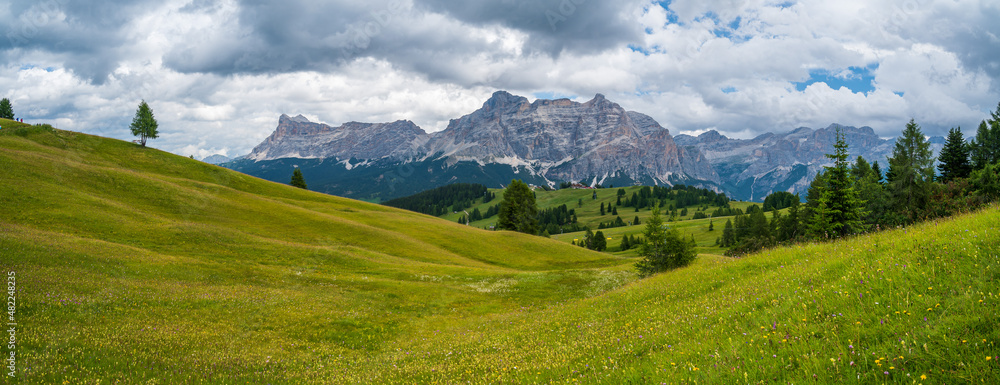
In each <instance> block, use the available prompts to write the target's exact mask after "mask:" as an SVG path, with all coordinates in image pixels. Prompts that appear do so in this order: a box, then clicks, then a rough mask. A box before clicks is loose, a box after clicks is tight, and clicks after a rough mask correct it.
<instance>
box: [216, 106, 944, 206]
mask: <svg viewBox="0 0 1000 385" xmlns="http://www.w3.org/2000/svg"><path fill="white" fill-rule="evenodd" d="M838 128H839V129H840V130H841V131H842V132H843V133H844V134H845V138H846V140H847V143H848V145H849V146H850V152H851V154H852V156H855V157H856V156H859V155H860V156H863V157H865V158H866V159H869V160H870V161H879V162H880V163H881V164H882V165H883V168H885V166H886V165H887V164H886V163H885V161H884V159H885V158H886V156H887V155H888V154H890V153H891V151H892V147H893V140H886V139H882V138H880V137H878V136H877V135H876V134H875V132H874V130H872V129H871V128H870V127H860V128H856V127H846V126H840V125H836V124H834V125H831V126H829V127H827V128H823V129H815V130H814V129H810V128H806V127H802V128H798V129H795V130H793V131H791V132H788V133H785V134H773V133H768V134H764V135H761V136H758V137H756V138H754V139H748V140H742V139H730V138H727V137H725V136H723V135H721V134H719V133H718V132H716V131H708V132H706V133H703V134H701V135H699V136H697V137H693V136H689V135H678V136H676V137H673V136H671V135H670V132H669V131H668V130H667V129H666V128H664V127H663V126H661V125H660V124H659V123H658V122H657V121H656V120H654V119H653V118H651V117H649V116H648V115H645V114H642V113H639V112H635V111H626V110H625V109H624V108H622V107H621V106H620V105H618V104H617V103H614V102H612V101H609V100H608V99H607V98H605V97H604V96H603V95H601V94H597V95H596V96H595V97H594V98H593V99H591V100H590V101H587V102H585V103H579V102H574V101H571V100H569V99H557V100H545V99H538V100H535V101H534V102H529V101H528V99H527V98H525V97H521V96H516V95H512V94H510V93H508V92H505V91H498V92H496V93H494V94H493V96H492V97H491V98H490V99H489V100H487V101H486V102H485V103H484V104H483V106H482V107H481V108H480V109H478V110H476V111H474V112H472V113H471V114H468V115H465V116H463V117H461V118H458V119H453V120H451V121H450V123H449V124H448V127H447V128H446V129H445V130H443V131H440V132H435V133H430V134H428V133H427V132H425V131H424V130H423V129H421V128H420V127H418V126H417V125H416V124H414V123H413V122H410V121H405V120H401V121H396V122H392V123H358V122H349V123H345V124H343V125H341V126H340V127H332V126H329V125H326V124H322V123H316V122H311V121H309V120H308V119H307V118H305V117H303V116H301V115H299V116H296V117H290V116H288V115H282V116H281V117H280V118H279V120H278V127H277V128H276V129H275V131H274V132H273V133H272V134H271V135H270V136H269V137H268V138H267V139H265V140H264V142H262V143H261V144H259V145H258V146H257V147H255V148H254V149H253V151H252V152H251V153H250V154H249V155H247V156H245V157H242V158H239V159H236V160H234V161H232V162H229V163H225V164H224V165H225V166H226V167H229V168H232V169H234V170H237V171H240V172H244V173H247V174H250V175H254V176H258V177H261V178H264V179H268V180H273V181H277V182H282V183H287V182H288V179H289V178H290V176H291V174H292V170H293V169H294V168H296V167H297V168H300V169H301V170H302V172H303V174H304V175H305V176H306V180H307V182H308V184H309V188H310V189H312V190H315V191H320V192H324V193H328V194H333V195H339V196H345V197H350V198H356V199H364V200H375V201H378V200H387V199H392V198H396V197H401V196H406V195H410V194H414V193H417V192H420V191H424V190H427V189H430V188H434V187H439V186H442V185H445V184H450V183H458V182H463V183H482V184H484V185H487V186H489V187H502V186H504V185H505V184H506V183H509V182H510V180H511V179H514V178H517V179H521V180H524V181H525V182H527V183H531V184H535V185H548V186H555V185H557V184H558V183H560V182H581V183H583V184H586V185H596V184H601V185H604V186H614V185H617V186H624V185H633V184H645V185H674V184H688V185H695V186H701V187H708V188H713V189H716V190H718V191H722V192H725V193H727V194H729V195H730V196H731V197H733V198H735V199H740V200H754V201H760V200H763V198H764V197H766V196H767V195H768V194H770V193H771V192H774V191H790V192H792V193H804V192H805V190H806V189H807V188H808V185H809V182H810V181H811V179H812V178H813V177H814V176H815V174H816V172H817V171H819V170H821V169H822V167H823V166H825V165H829V164H830V162H829V159H827V158H826V157H825V154H828V153H831V152H832V151H833V144H834V142H835V133H836V130H837V129H838ZM932 142H934V143H936V144H935V146H936V147H940V143H943V138H933V139H932ZM803 195H804V194H803Z"/></svg>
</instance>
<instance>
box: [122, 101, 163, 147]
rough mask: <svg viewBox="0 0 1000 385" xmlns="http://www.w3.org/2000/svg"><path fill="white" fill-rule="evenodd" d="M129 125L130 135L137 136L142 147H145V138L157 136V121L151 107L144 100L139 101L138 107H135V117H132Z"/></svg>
mask: <svg viewBox="0 0 1000 385" xmlns="http://www.w3.org/2000/svg"><path fill="white" fill-rule="evenodd" d="M129 127H130V128H131V129H132V136H138V137H139V144H140V145H142V146H143V147H146V140H147V139H156V138H158V137H159V132H158V131H157V128H158V127H159V123H157V122H156V118H154V117H153V109H152V108H149V104H146V101H145V100H143V101H142V102H141V103H139V108H138V109H136V111H135V117H133V118H132V124H131V125H130V126H129Z"/></svg>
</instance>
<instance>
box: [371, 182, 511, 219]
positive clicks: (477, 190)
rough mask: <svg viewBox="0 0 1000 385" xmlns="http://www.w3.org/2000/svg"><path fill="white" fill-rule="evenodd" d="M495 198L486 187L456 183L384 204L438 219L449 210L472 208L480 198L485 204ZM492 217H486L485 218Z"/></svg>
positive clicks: (456, 210)
mask: <svg viewBox="0 0 1000 385" xmlns="http://www.w3.org/2000/svg"><path fill="white" fill-rule="evenodd" d="M495 197H496V194H494V193H491V192H489V189H487V188H486V186H484V185H481V184H470V183H455V184H450V185H447V186H442V187H438V188H435V189H431V190H427V191H424V192H422V193H418V194H415V195H411V196H408V197H403V198H396V199H393V200H390V201H386V202H385V203H383V204H384V205H386V206H391V207H396V208H400V209H404V210H410V211H416V212H418V213H422V214H427V215H431V216H435V217H437V216H441V215H444V214H447V213H448V212H449V210H450V211H452V212H458V211H463V210H465V209H467V208H469V207H472V206H473V205H474V204H475V202H476V201H477V200H478V199H480V198H481V199H483V203H489V202H491V201H492V200H493V199H494V198H495ZM470 215H471V214H470ZM480 215H482V214H480ZM491 216H492V215H486V216H485V217H483V218H488V217H491ZM483 218H480V219H483Z"/></svg>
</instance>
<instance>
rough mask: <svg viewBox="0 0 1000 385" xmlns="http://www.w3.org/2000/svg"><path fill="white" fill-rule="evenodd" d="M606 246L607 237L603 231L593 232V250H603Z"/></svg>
mask: <svg viewBox="0 0 1000 385" xmlns="http://www.w3.org/2000/svg"><path fill="white" fill-rule="evenodd" d="M607 248H608V239H607V238H606V237H605V236H604V232H603V231H598V232H596V233H594V251H604V250H605V249H607Z"/></svg>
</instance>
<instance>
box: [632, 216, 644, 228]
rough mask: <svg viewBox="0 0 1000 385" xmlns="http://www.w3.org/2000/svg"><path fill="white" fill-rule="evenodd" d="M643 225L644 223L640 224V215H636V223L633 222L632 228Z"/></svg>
mask: <svg viewBox="0 0 1000 385" xmlns="http://www.w3.org/2000/svg"><path fill="white" fill-rule="evenodd" d="M641 224H642V223H639V216H638V215H636V216H635V221H634V222H632V226H637V225H641Z"/></svg>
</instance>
